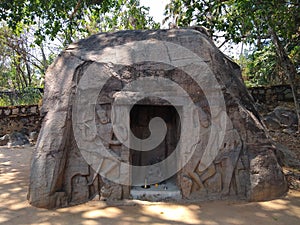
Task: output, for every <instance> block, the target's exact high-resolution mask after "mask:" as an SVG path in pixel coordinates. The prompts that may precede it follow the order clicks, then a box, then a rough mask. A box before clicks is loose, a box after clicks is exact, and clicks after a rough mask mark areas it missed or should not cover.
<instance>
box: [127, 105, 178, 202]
mask: <svg viewBox="0 0 300 225" xmlns="http://www.w3.org/2000/svg"><path fill="white" fill-rule="evenodd" d="M155 117H160V118H162V119H163V120H164V121H165V123H166V126H167V133H166V136H165V138H164V140H163V141H162V142H161V143H160V144H159V145H158V146H157V147H156V148H154V149H153V150H149V151H136V150H133V149H130V163H131V164H132V165H134V166H147V165H153V164H156V163H158V162H160V161H162V160H164V159H166V158H167V157H168V156H169V155H170V154H171V153H172V152H173V151H175V149H176V146H177V144H178V141H179V138H180V117H179V114H178V112H177V110H176V108H175V107H174V106H170V105H141V104H137V105H134V106H133V107H132V109H131V111H130V128H131V131H132V133H133V134H134V135H135V136H136V137H137V138H140V139H146V138H148V137H149V136H150V134H151V133H150V130H149V122H150V121H151V119H152V118H155ZM154 176H155V174H154ZM176 177H177V175H174V176H173V177H171V178H169V179H167V180H164V181H162V182H160V183H158V184H151V185H150V186H147V189H144V190H143V189H142V188H143V187H132V191H131V194H132V196H133V197H134V198H139V193H141V195H142V196H143V199H145V200H162V199H164V198H166V197H168V196H169V197H170V196H171V195H174V196H176V197H177V196H178V195H180V191H179V189H178V187H177V184H176V183H177V179H176ZM174 191H175V192H174ZM167 192H168V195H166V196H165V195H164V194H166V193H167ZM151 193H152V194H151ZM154 193H155V194H154ZM170 193H171V195H170ZM134 195H136V196H134ZM154 195H155V196H156V197H155V198H157V197H158V199H153V196H154ZM147 196H148V197H147Z"/></svg>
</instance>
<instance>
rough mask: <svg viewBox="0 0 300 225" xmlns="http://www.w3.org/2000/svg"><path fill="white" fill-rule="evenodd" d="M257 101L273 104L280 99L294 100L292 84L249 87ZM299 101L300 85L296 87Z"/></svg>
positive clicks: (285, 100)
mask: <svg viewBox="0 0 300 225" xmlns="http://www.w3.org/2000/svg"><path fill="white" fill-rule="evenodd" d="M248 91H249V92H250V94H251V95H252V97H253V98H254V100H255V102H259V103H265V104H272V103H275V102H278V101H283V102H293V101H294V100H293V95H292V91H291V86H290V85H276V86H271V87H254V88H248ZM296 93H297V96H298V101H299V102H300V86H298V87H296Z"/></svg>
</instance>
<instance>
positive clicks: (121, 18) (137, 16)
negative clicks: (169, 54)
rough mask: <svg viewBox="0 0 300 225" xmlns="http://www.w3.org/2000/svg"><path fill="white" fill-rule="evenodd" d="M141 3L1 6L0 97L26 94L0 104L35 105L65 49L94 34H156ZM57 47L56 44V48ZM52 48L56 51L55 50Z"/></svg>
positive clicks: (82, 0)
mask: <svg viewBox="0 0 300 225" xmlns="http://www.w3.org/2000/svg"><path fill="white" fill-rule="evenodd" d="M148 13H149V8H147V7H144V6H140V2H139V0H117V1H112V0H47V1H44V0H18V1H0V51H1V55H0V77H1V79H0V91H12V93H17V92H18V93H24V95H21V96H18V98H16V97H14V98H13V99H12V98H7V97H5V96H2V97H1V98H0V104H2V105H9V104H14V105H16V104H34V103H37V102H38V100H39V99H40V97H41V96H40V93H36V92H35V90H36V89H35V87H42V86H43V78H44V73H45V71H46V69H47V67H48V65H50V64H51V63H52V61H53V60H54V58H55V57H56V55H57V54H58V53H59V52H60V51H61V50H62V49H63V48H64V47H65V46H67V45H68V44H70V43H71V42H73V41H75V40H78V39H80V38H85V37H86V36H89V35H91V34H95V33H98V32H106V31H114V30H124V29H157V28H159V24H157V23H155V22H154V21H153V19H152V17H150V16H149V15H148ZM57 43H58V44H57ZM53 44H54V45H55V47H53Z"/></svg>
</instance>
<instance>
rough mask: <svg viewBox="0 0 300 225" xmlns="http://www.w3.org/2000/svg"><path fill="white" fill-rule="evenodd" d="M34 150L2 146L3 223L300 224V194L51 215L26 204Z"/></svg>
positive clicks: (95, 206)
mask: <svg viewBox="0 0 300 225" xmlns="http://www.w3.org/2000/svg"><path fill="white" fill-rule="evenodd" d="M32 149H33V148H32V147H27V148H11V149H10V148H5V147H0V224H1V225H2V224H20V225H23V224H24V225H25V224H32V225H34V224H40V225H50V224H51V225H52V224H54V225H56V224H57V225H58V224H74V225H77V224H83V225H94V224H105V225H107V224H120V225H126V224H130V225H133V224H140V225H144V224H145V225H146V224H206V225H218V224H220V225H221V224H222V225H226V224H240V225H248V224H251V225H252V224H258V225H269V224H288V225H293V224H295V225H296V224H299V223H300V192H297V191H290V192H289V194H288V195H287V196H285V197H283V198H281V199H277V200H273V201H268V202H259V203H247V202H230V201H223V202H220V201H216V202H200V203H198V204H173V203H161V204H158V203H145V202H138V203H136V202H126V203H123V204H121V205H109V204H108V203H105V202H100V201H91V202H89V203H87V204H83V205H79V206H74V207H70V208H63V209H57V210H46V209H38V208H35V207H32V206H30V205H29V204H28V202H27V200H26V195H27V187H28V177H29V166H30V157H31V153H32Z"/></svg>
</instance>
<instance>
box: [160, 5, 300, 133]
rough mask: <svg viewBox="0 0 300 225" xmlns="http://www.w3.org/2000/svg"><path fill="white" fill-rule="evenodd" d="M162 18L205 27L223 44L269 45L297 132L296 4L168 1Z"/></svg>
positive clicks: (299, 14)
mask: <svg viewBox="0 0 300 225" xmlns="http://www.w3.org/2000/svg"><path fill="white" fill-rule="evenodd" d="M165 14H166V15H167V19H172V20H173V23H176V25H178V26H188V25H202V26H205V27H207V28H208V29H209V32H210V34H211V36H212V38H214V39H216V38H220V36H221V37H222V38H224V39H225V41H224V42H228V41H233V42H235V43H240V42H243V43H248V44H254V45H256V47H257V49H259V50H261V49H262V47H263V43H264V42H265V41H271V42H272V44H273V46H274V49H275V52H276V56H277V58H278V61H279V62H280V66H281V69H282V70H283V71H284V74H285V75H286V76H287V78H288V79H289V83H290V85H291V88H292V92H293V97H294V103H295V108H296V112H297V115H298V130H299V131H300V106H299V102H298V100H297V95H296V92H295V83H296V81H297V76H298V75H297V69H296V68H299V64H298V65H297V64H296V65H295V64H294V63H295V62H296V63H297V60H296V61H293V60H292V59H291V58H290V57H291V53H292V52H293V51H294V52H295V54H296V55H297V54H299V40H300V39H299V37H300V29H299V27H300V10H299V0H270V1H263V0H235V1H234V0H216V1H212V0H171V2H170V4H169V5H167V6H166V11H165ZM220 34H221V35H220ZM295 43H296V44H295ZM298 62H299V61H298Z"/></svg>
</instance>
